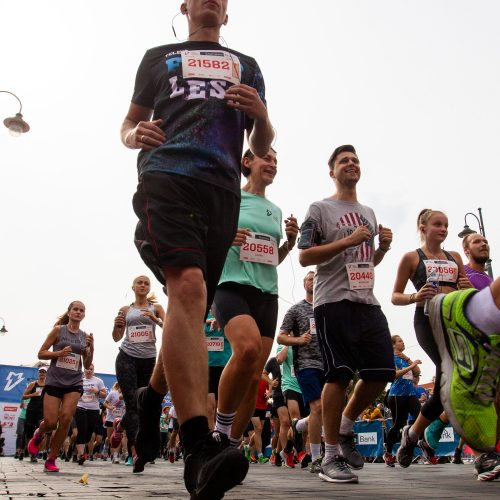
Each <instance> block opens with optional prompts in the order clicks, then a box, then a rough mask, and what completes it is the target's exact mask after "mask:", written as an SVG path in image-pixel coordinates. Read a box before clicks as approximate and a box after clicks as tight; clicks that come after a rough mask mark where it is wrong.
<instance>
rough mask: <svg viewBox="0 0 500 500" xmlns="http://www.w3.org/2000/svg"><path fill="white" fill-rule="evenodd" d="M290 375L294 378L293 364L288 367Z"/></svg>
mask: <svg viewBox="0 0 500 500" xmlns="http://www.w3.org/2000/svg"><path fill="white" fill-rule="evenodd" d="M290 375H291V376H292V377H293V378H295V367H294V366H293V365H292V366H291V367H290Z"/></svg>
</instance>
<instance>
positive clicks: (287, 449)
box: [283, 439, 293, 453]
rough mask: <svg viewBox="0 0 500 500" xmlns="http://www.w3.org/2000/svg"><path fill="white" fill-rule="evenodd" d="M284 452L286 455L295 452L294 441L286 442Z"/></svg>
mask: <svg viewBox="0 0 500 500" xmlns="http://www.w3.org/2000/svg"><path fill="white" fill-rule="evenodd" d="M283 451H284V452H285V453H290V452H291V451H293V441H292V440H291V439H289V440H288V441H287V442H286V445H285V449H284V450H283Z"/></svg>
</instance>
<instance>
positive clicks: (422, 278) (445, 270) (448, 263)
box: [411, 248, 458, 292]
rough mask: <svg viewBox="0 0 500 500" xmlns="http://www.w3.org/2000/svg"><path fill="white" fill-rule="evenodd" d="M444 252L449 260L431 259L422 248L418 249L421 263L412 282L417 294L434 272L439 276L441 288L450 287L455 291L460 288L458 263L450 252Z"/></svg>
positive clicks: (419, 262)
mask: <svg viewBox="0 0 500 500" xmlns="http://www.w3.org/2000/svg"><path fill="white" fill-rule="evenodd" d="M443 252H444V254H445V255H446V259H447V260H438V259H429V258H427V256H426V255H425V254H424V252H423V251H422V250H421V249H420V248H417V254H418V257H419V261H418V265H417V268H416V269H415V274H414V275H413V277H412V278H411V282H412V283H413V286H414V287H415V290H417V292H418V291H419V290H420V289H421V288H422V287H423V286H424V285H425V283H426V282H427V278H428V276H429V274H430V273H431V272H432V271H434V272H436V273H437V274H438V276H439V286H448V287H450V288H454V289H455V290H456V289H457V288H458V286H457V281H458V266H457V263H456V262H455V259H454V258H453V256H452V255H451V254H450V253H449V252H447V251H446V250H443Z"/></svg>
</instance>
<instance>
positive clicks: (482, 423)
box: [429, 288, 500, 452]
mask: <svg viewBox="0 0 500 500" xmlns="http://www.w3.org/2000/svg"><path fill="white" fill-rule="evenodd" d="M475 293H477V290H475V289H473V288H470V289H467V290H458V291H456V292H452V293H449V294H447V295H443V294H440V295H437V296H436V297H434V298H433V299H432V301H431V302H430V304H429V319H430V322H431V326H432V332H433V335H434V339H435V341H436V344H437V346H438V349H439V354H440V356H441V370H442V375H441V387H440V394H441V402H442V403H443V407H444V410H445V412H446V415H447V416H448V418H449V419H450V422H451V424H452V425H453V428H454V429H455V431H456V432H458V434H460V436H462V437H463V438H464V439H465V441H466V442H467V443H468V444H469V446H470V447H471V448H473V449H475V450H478V451H485V452H487V451H491V450H493V449H494V448H495V444H496V425H497V415H496V411H495V406H494V400H495V395H496V387H497V385H498V376H499V370H500V348H499V346H500V335H492V336H488V335H485V334H484V333H483V332H481V331H480V330H478V329H477V328H475V327H474V326H472V325H471V324H470V323H469V321H468V320H467V318H466V317H465V306H466V304H467V302H468V301H469V300H470V299H471V297H472V296H473V295H474V294H475Z"/></svg>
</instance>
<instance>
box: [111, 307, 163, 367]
mask: <svg viewBox="0 0 500 500" xmlns="http://www.w3.org/2000/svg"><path fill="white" fill-rule="evenodd" d="M148 310H149V311H151V312H152V313H153V314H154V315H156V311H155V306H154V304H151V303H149V304H148ZM155 330H156V323H155V322H154V321H153V320H152V319H150V318H148V317H147V316H142V310H141V309H140V308H138V307H136V306H134V305H131V306H130V307H129V308H128V311H127V316H126V317H125V337H124V339H123V342H122V345H121V346H120V350H122V351H123V352H124V353H125V354H128V355H129V356H132V357H133V358H156V335H155Z"/></svg>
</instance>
